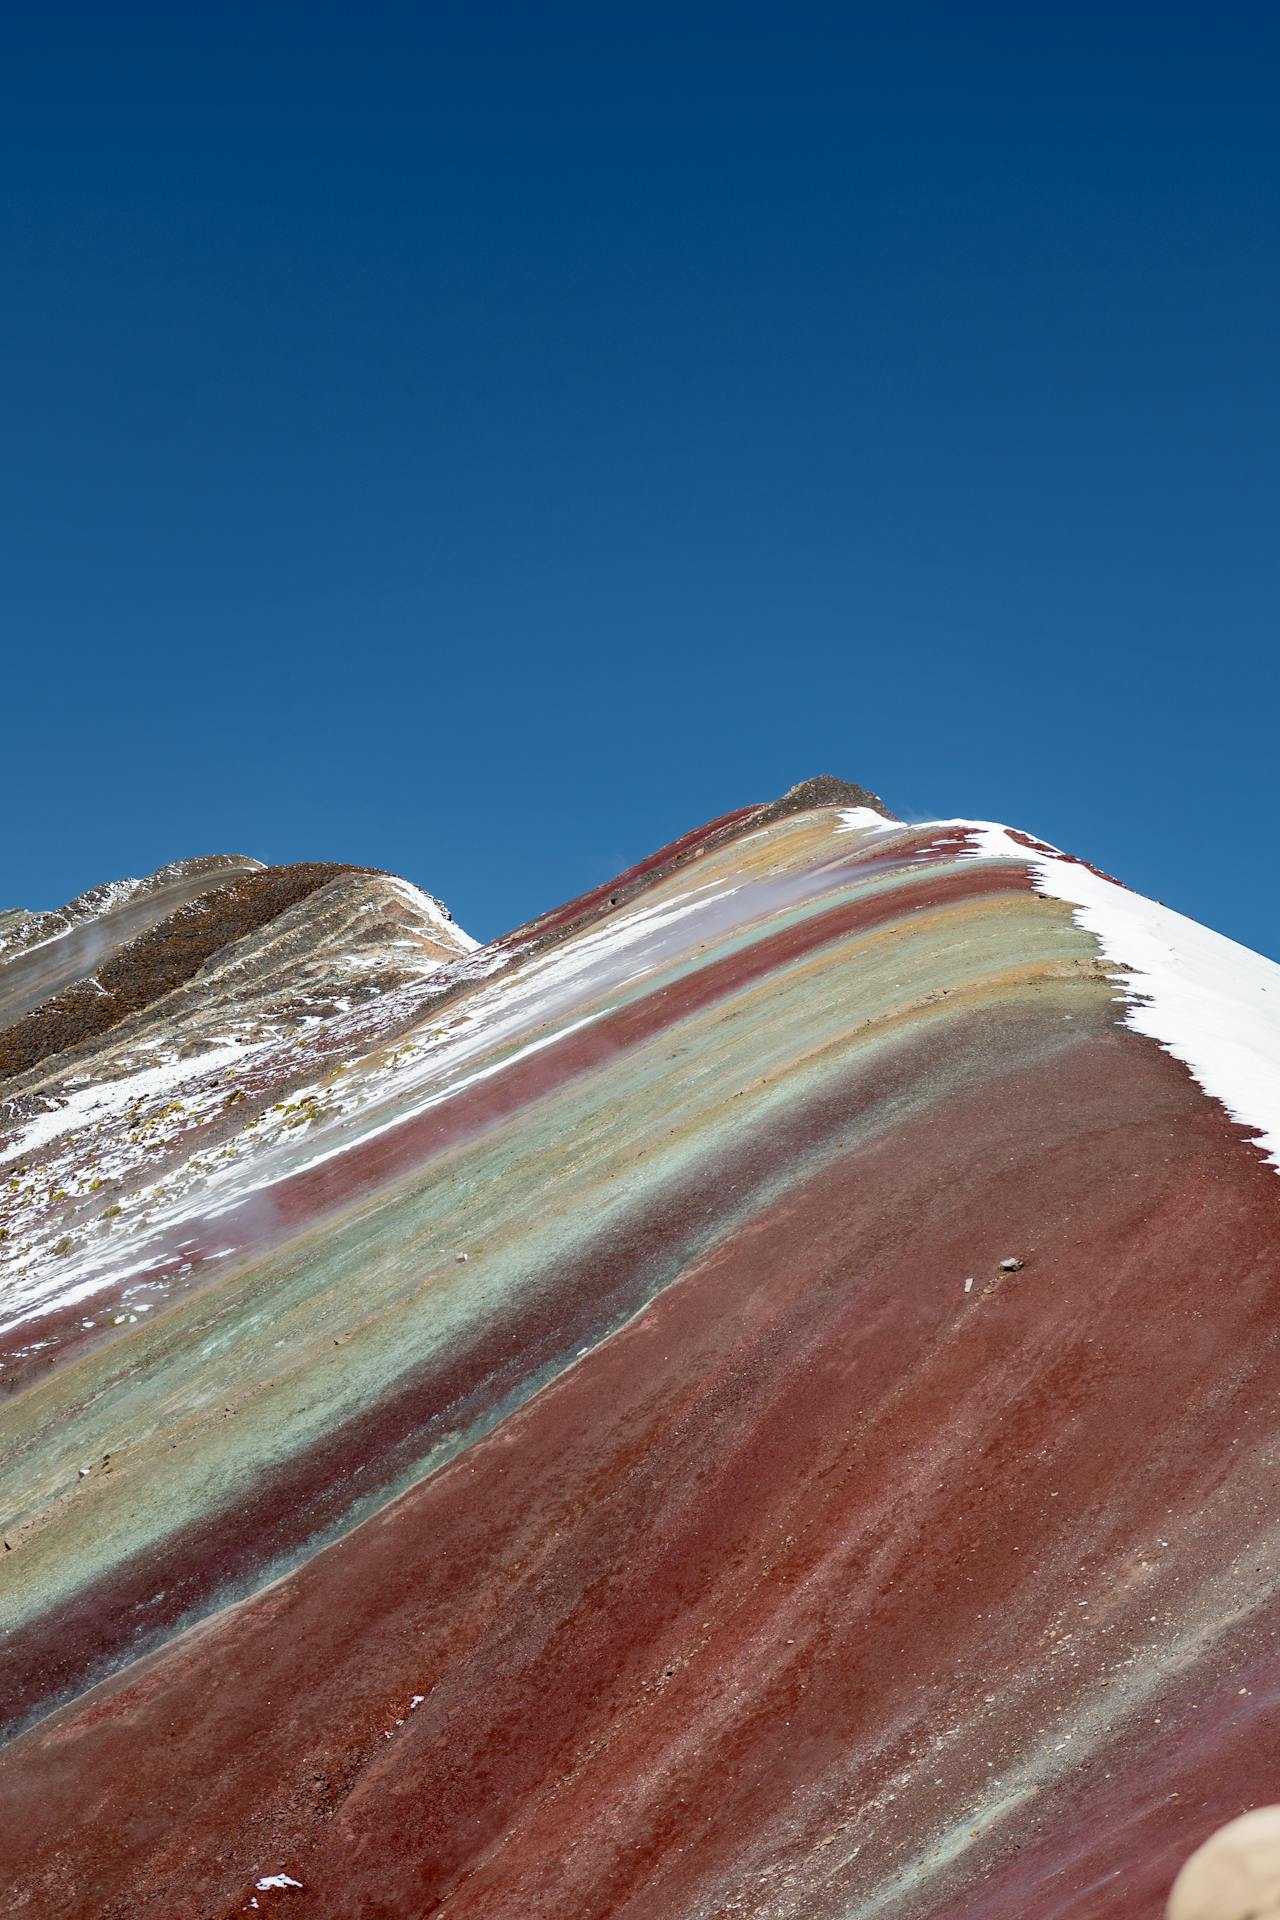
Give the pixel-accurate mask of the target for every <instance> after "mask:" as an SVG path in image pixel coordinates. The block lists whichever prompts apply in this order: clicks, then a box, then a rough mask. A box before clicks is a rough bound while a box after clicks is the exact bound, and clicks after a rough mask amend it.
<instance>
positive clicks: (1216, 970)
mask: <svg viewBox="0 0 1280 1920" xmlns="http://www.w3.org/2000/svg"><path fill="white" fill-rule="evenodd" d="M935 827H936V828H938V829H941V830H947V831H954V830H955V829H956V828H963V829H965V830H966V831H967V832H968V833H969V835H970V836H971V846H970V858H974V859H979V860H1016V861H1018V862H1019V863H1020V864H1021V865H1023V866H1025V867H1027V868H1028V869H1029V870H1030V873H1031V877H1032V881H1033V884H1034V885H1035V887H1036V890H1037V892H1039V893H1043V894H1047V895H1049V896H1050V897H1051V898H1052V899H1055V900H1062V901H1065V902H1066V903H1067V904H1068V905H1069V906H1071V907H1072V908H1073V909H1074V917H1075V920H1076V924H1077V925H1078V926H1081V927H1084V928H1085V929H1086V930H1087V931H1088V932H1089V933H1091V934H1092V935H1093V937H1094V939H1095V940H1096V941H1097V942H1098V946H1099V948H1100V949H1101V952H1102V957H1103V959H1104V960H1106V961H1108V962H1110V963H1111V964H1112V965H1113V966H1115V967H1116V968H1117V969H1124V971H1122V972H1121V971H1117V973H1116V975H1115V981H1116V985H1117V986H1118V987H1119V989H1120V997H1121V998H1122V999H1123V1001H1124V1002H1125V1013H1124V1019H1125V1024H1126V1025H1127V1026H1129V1027H1132V1029H1133V1030H1134V1032H1135V1033H1144V1034H1146V1035H1147V1036H1148V1037H1149V1038H1150V1039H1152V1040H1155V1041H1157V1042H1158V1043H1159V1045H1160V1046H1162V1047H1163V1048H1164V1049H1165V1051H1166V1052H1167V1053H1171V1054H1173V1056H1174V1057H1175V1059H1178V1060H1181V1061H1182V1062H1183V1064H1184V1065H1185V1066H1187V1067H1188V1068H1190V1070H1191V1073H1192V1075H1193V1076H1194V1078H1195V1079H1196V1080H1197V1081H1198V1082H1199V1084H1200V1085H1201V1086H1202V1087H1203V1088H1204V1090H1205V1092H1206V1093H1208V1094H1211V1095H1212V1096H1213V1098H1214V1099H1215V1100H1217V1101H1218V1102H1219V1103H1220V1105H1222V1106H1223V1107H1225V1108H1226V1110H1227V1112H1228V1113H1229V1114H1230V1115H1231V1118H1232V1119H1233V1120H1235V1121H1238V1122H1239V1124H1240V1125H1241V1126H1244V1127H1249V1128H1252V1129H1253V1131H1254V1133H1255V1136H1256V1138H1255V1140H1254V1143H1253V1144H1254V1145H1255V1146H1257V1147H1258V1148H1259V1150H1260V1151H1261V1152H1262V1153H1264V1154H1265V1155H1266V1157H1267V1159H1268V1160H1269V1161H1270V1162H1271V1164H1272V1165H1273V1166H1274V1167H1276V1168H1277V1170H1280V966H1278V965H1277V964H1276V962H1275V961H1274V960H1268V959H1266V958H1265V956H1264V955H1262V954H1260V953H1254V952H1253V950H1252V949H1251V948H1249V947H1242V946H1241V945H1240V944H1239V943H1238V942H1237V941H1235V940H1229V939H1227V937H1226V935H1225V934H1221V933H1214V932H1213V931H1212V929H1211V928H1209V927H1204V926H1201V925H1200V923H1199V921H1197V920H1189V919H1188V918H1187V916H1186V915H1185V914H1182V913H1175V912H1174V910H1173V908H1172V907H1164V906H1161V905H1160V904H1159V902H1158V901H1155V900H1148V899H1146V898H1145V897H1144V896H1143V895H1142V894H1140V893H1133V892H1131V891H1130V889H1129V888H1128V887H1124V886H1121V885H1120V884H1119V882H1118V881H1115V880H1108V879H1106V878H1105V877H1104V876H1103V875H1102V874H1099V873H1095V872H1094V871H1093V870H1092V868H1090V867H1087V866H1085V865H1083V864H1082V863H1081V862H1080V861H1079V860H1075V859H1072V858H1071V856H1070V855H1069V854H1064V853H1063V852H1061V850H1060V849H1059V848H1057V847H1051V846H1049V845H1048V844H1047V843H1046V842H1044V841H1039V842H1037V843H1036V844H1035V845H1028V844H1026V842H1025V841H1023V840H1020V839H1018V838H1016V837H1015V835H1014V834H1013V833H1012V832H1011V831H1010V829H1009V828H1008V827H1004V826H1000V825H998V824H997V823H996V822H995V821H991V820H962V819H961V820H928V821H920V822H917V823H916V824H915V825H914V826H912V827H911V828H910V829H908V831H910V832H912V833H919V832H922V831H928V830H929V829H931V828H935ZM841 830H843V831H846V832H863V833H865V832H876V833H881V832H883V833H894V832H897V833H901V832H903V831H904V829H903V828H902V827H901V826H898V825H895V823H893V822H891V821H887V820H881V819H879V818H877V816H876V815H875V814H874V813H873V811H872V810H871V809H870V808H869V807H856V808H847V809H845V810H844V812H843V813H842V815H841Z"/></svg>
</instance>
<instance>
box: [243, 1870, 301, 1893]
mask: <svg viewBox="0 0 1280 1920" xmlns="http://www.w3.org/2000/svg"><path fill="white" fill-rule="evenodd" d="M254 1884H255V1886H256V1887H257V1889H258V1892H259V1893H266V1892H267V1891H268V1890H269V1889H270V1888H272V1887H298V1888H301V1886H302V1882H301V1880H294V1879H293V1878H291V1876H290V1875H289V1874H287V1873H267V1874H264V1875H263V1877H262V1879H261V1880H257V1881H255V1882H254Z"/></svg>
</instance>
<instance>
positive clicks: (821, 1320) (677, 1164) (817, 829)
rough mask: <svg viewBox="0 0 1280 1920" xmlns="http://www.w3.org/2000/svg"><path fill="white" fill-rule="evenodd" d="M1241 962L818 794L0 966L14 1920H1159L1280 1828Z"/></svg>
mask: <svg viewBox="0 0 1280 1920" xmlns="http://www.w3.org/2000/svg"><path fill="white" fill-rule="evenodd" d="M1278 1160H1280V967H1277V966H1275V965H1274V964H1273V963H1271V962H1269V961H1266V960H1263V959H1261V958H1260V957H1258V956H1257V955H1255V954H1251V953H1249V952H1247V951H1246V950H1245V949H1243V948H1241V947H1238V946H1236V945H1235V944H1234V943H1232V942H1231V941H1228V940H1225V939H1223V938H1221V937H1220V936H1218V935H1216V934H1213V933H1210V932H1208V931H1207V930H1206V929H1204V928H1202V927H1199V926H1197V925H1195V924H1194V923H1193V922H1190V921H1188V920H1186V919H1184V918H1182V917H1181V916H1179V915H1178V914H1176V913H1173V912H1171V911H1169V910H1168V909H1166V908H1164V907H1161V906H1158V905H1156V904H1155V903H1154V902H1151V901H1148V900H1144V899H1142V898H1141V897H1140V896H1138V895H1136V894H1134V893H1132V892H1130V891H1129V890H1128V889H1127V888H1125V887H1124V886H1122V885H1121V884H1120V883H1119V882H1118V881H1116V880H1113V879H1111V878H1109V877H1108V876H1106V875H1104V874H1102V873H1099V872H1098V871H1097V870H1095V869H1094V868H1092V867H1090V866H1089V865H1087V864H1086V863H1084V862H1083V861H1081V860H1079V859H1077V858H1075V857H1073V856H1071V855H1068V854H1065V853H1062V852H1060V851H1059V850H1058V849H1056V848H1054V847H1051V846H1049V845H1048V844H1047V843H1045V842H1044V841H1042V840H1039V839H1037V838H1035V837H1034V836H1032V835H1030V834H1027V833H1024V832H1021V831H1019V830H1016V829H1010V828H1006V827H1003V826H999V825H996V824H993V823H990V822H984V821H973V820H966V819H953V820H937V821H928V822H924V823H910V824H908V823H904V822H902V821H900V820H897V819H895V818H894V817H893V815H892V814H891V813H890V812H889V810H888V809H887V808H886V807H885V806H884V804H883V803H882V802H881V801H880V800H879V799H878V798H877V797H876V796H875V795H874V794H871V793H869V792H867V791H866V790H864V789H862V788H859V787H851V786H849V785H847V784H846V783H844V782H842V781H839V780H834V779H831V778H828V777H825V776H824V777H820V778H818V779H816V780H813V781H806V782H804V783H803V784H802V786H800V787H798V788H796V789H795V790H793V792H792V793H791V794H789V795H787V796H785V797H784V799H783V800H781V801H777V802H773V803H770V804H768V805H761V806H751V807H745V808H742V809H740V810H739V811H737V812H735V813H732V814H729V815H726V816H725V817H723V818H721V819H719V820H716V821H713V822H712V823H711V824H710V825H708V826H705V827H701V828H698V829H696V830H694V831H692V832H690V833H688V834H686V835H685V836H684V837H683V838H682V839H680V840H677V841H675V842H674V843H672V844H671V845H669V846H666V847H663V848H661V849H660V850H659V851H658V852H656V853H654V854H652V855H651V856H650V857H649V858H648V859H646V860H643V861H642V862H641V863H640V864H639V865H638V866H635V867H633V868H631V869H630V870H629V871H628V872H626V873H623V874H620V875H618V876H617V877H616V878H614V879H612V880H609V881H608V882H606V883H605V884H603V885H601V886H600V887H598V888H596V889H594V890H593V891H592V892H590V893H588V894H586V895H584V896H583V897H582V898H580V899H578V900H575V901H573V902H572V903H570V904H569V905H567V906H564V907H560V908H558V909H556V910H554V911H550V912H548V913H546V914H545V915H544V916H542V917H541V918H540V919H538V920H536V921H534V922H533V923H531V924H530V925H527V926H524V927H521V928H519V929H518V930H517V931H515V932H514V933H511V934H509V935H507V936H506V937H505V938H503V939H500V940H496V941H494V942H492V943H491V944H489V945H487V946H478V945H477V944H476V943H475V942H474V941H473V940H471V939H469V938H468V937H467V936H466V935H465V934H464V933H462V932H461V931H460V929H459V928H458V927H457V926H456V925H455V923H454V922H453V920H452V919H451V918H450V916H449V914H448V911H447V910H446V909H445V908H444V907H443V906H442V905H441V904H440V902H438V901H436V900H434V899H433V898H432V897H431V896H430V895H428V894H425V893H423V892H420V891H419V890H418V889H417V888H416V887H413V886H410V885H409V884H407V883H406V882H404V881H402V880H398V879H395V878H393V877H391V876H389V875H387V874H385V873H381V872H378V871H376V870H375V869H372V868H353V867H348V866H337V865H319V864H313V865H307V866H302V867H280V868H272V867H262V866H261V865H260V864H259V863H258V862H256V861H252V860H248V859H234V858H216V859H201V860H194V861H185V862H181V863H179V864H178V865H176V866H174V867H171V868H167V869H165V870H164V871H162V872H161V873H159V874H156V875H153V876H152V877H151V878H150V879H149V880H144V881H141V882H133V881H130V882H121V883H116V884H113V885H109V886H105V887H102V888H98V889H97V890H95V892H94V893H92V894H88V895H86V896H84V897H83V898H82V899H81V900H79V901H76V902H73V903H72V905H71V906H69V907H68V908H66V909H64V910H62V911H60V912H55V913H43V914H31V913H22V912H19V911H17V910H12V911H9V912H7V913H5V914H3V915H0V1525H2V1526H3V1549H2V1551H0V1629H2V1636H3V1637H2V1640H0V1715H2V1716H3V1721H4V1728H5V1744H4V1746H3V1747H2V1748H0V1835H2V1836H3V1839H2V1841H0V1881H2V1882H3V1884H4V1886H5V1889H6V1893H5V1910H6V1911H7V1912H12V1913H14V1914H21V1915H22V1916H24V1920H42V1917H43V1916H50V1917H52V1916H54V1915H57V1916H59V1920H80V1917H81V1916H83V1917H84V1920H90V1917H92V1920H125V1916H128V1920H174V1916H179V1915H180V1916H196V1917H203V1916H210V1917H212V1920H224V1917H225V1920H230V1916H233V1915H242V1914H248V1913H266V1912H276V1911H279V1912H280V1913H282V1914H290V1915H293V1914H296V1915H298V1916H300V1917H301V1916H314V1917H315V1920H320V1917H321V1916H323V1917H324V1920H353V1917H355V1916H371V1917H377V1920H400V1917H401V1916H403V1917H404V1920H426V1917H427V1916H432V1915H435V1914H441V1915H443V1916H447V1920H606V1916H608V1917H613V1916H617V1917H618V1920H622V1917H623V1916H625V1920H731V1917H734V1916H744V1917H745V1920H871V1917H872V1916H877V1917H883V1920H1025V1917H1026V1916H1029V1915H1035V1916H1043V1917H1044V1920H1050V1917H1051V1916H1052V1920H1156V1916H1158V1915H1159V1914H1160V1913H1161V1911H1162V1909H1163V1905H1164V1900H1165V1897H1166V1895H1167V1892H1168V1889H1169V1886H1170V1884H1171V1882H1172V1880H1173V1878H1174V1875H1175V1873H1176V1871H1177V1869H1178V1867H1179V1866H1180V1865H1181V1863H1182V1861H1183V1860H1184V1859H1185V1858H1186V1856H1187V1855H1188V1853H1190V1852H1191V1850H1192V1849H1193V1848H1194V1847H1196V1846H1197V1845H1198V1843H1199V1842H1200V1841H1201V1840H1203V1839H1204V1838H1205V1836H1206V1835H1207V1834H1208V1833H1209V1832H1211V1831H1212V1829H1213V1828H1214V1827H1215V1826H1217V1825H1219V1824H1221V1823H1222V1822H1223V1821H1225V1820H1228V1819H1230V1818H1231V1817H1232V1816H1233V1815H1235V1814H1237V1813H1239V1812H1240V1811H1241V1810H1242V1809H1243V1808H1245V1807H1248V1806H1250V1805H1252V1804H1254V1803H1256V1802H1257V1801H1259V1800H1261V1799H1265V1798H1267V1797H1272V1798H1274V1797H1275V1778H1274V1763H1273V1760H1272V1758H1271V1756H1272V1755H1273V1754H1274V1751H1275V1749H1276V1745H1277V1743H1278V1742H1280V1652H1278V1651H1277V1649H1278V1647H1280V1581H1278V1580H1277V1570H1278V1568H1280V1539H1278V1538H1277V1521H1276V1503H1275V1496H1274V1472H1275V1461H1276V1457H1277V1453H1278V1452H1280V1412H1278V1411H1277V1409H1278V1408H1280V1340H1278V1339H1277V1324H1278V1316H1280V1172H1278V1167H1277V1161H1278Z"/></svg>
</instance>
